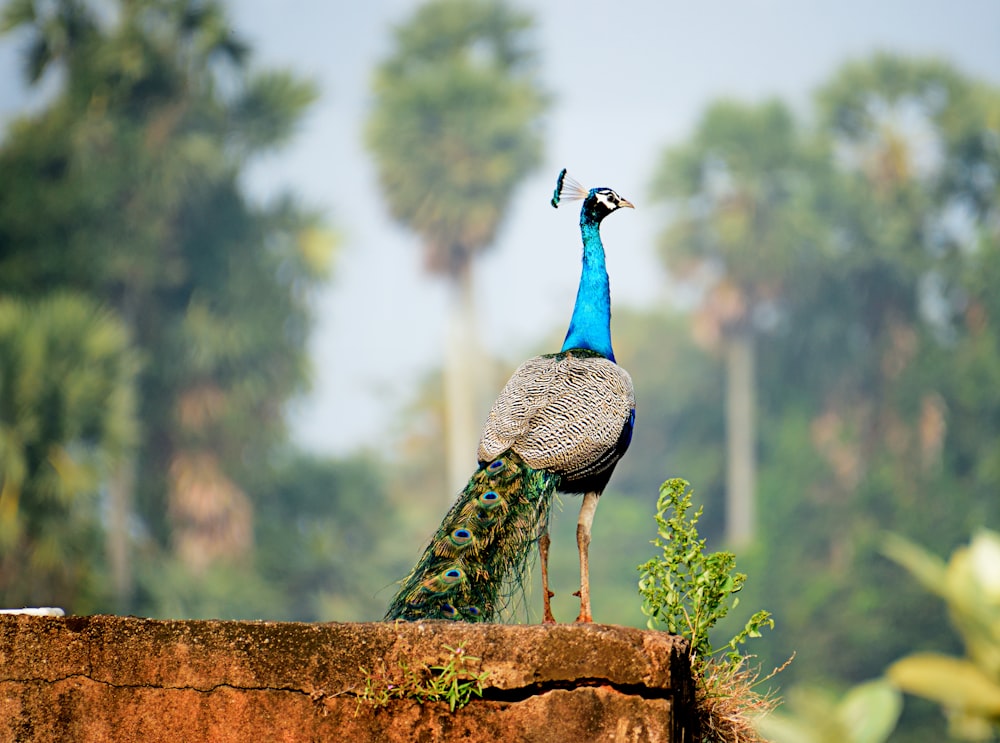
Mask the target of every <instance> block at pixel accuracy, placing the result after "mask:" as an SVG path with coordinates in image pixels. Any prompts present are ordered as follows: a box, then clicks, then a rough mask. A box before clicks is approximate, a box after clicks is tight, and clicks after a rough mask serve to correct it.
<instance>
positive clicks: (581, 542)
mask: <svg viewBox="0 0 1000 743" xmlns="http://www.w3.org/2000/svg"><path fill="white" fill-rule="evenodd" d="M600 495H601V494H600V493H584V495H583V504H582V505H581V506H580V519H579V520H578V521H577V522H576V546H577V549H579V550H580V590H579V591H577V592H576V593H574V594H573V595H574V596H579V597H580V616H578V617H577V618H576V621H577V622H593V621H594V617H593V616H591V614H590V557H589V551H590V527H591V525H592V524H593V523H594V512H595V511H596V510H597V499H598V498H599V497H600Z"/></svg>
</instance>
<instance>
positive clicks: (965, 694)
mask: <svg viewBox="0 0 1000 743" xmlns="http://www.w3.org/2000/svg"><path fill="white" fill-rule="evenodd" d="M885 552H886V554H887V555H888V556H889V557H890V558H892V559H893V560H894V561H896V562H897V563H899V564H900V565H902V566H903V567H905V568H906V569H907V570H908V571H909V572H910V573H911V574H912V575H913V577H914V578H916V579H917V580H918V581H919V582H920V584H921V585H922V586H923V587H924V588H925V589H927V590H928V591H930V592H932V593H934V594H936V595H938V596H939V597H941V598H942V599H944V601H945V603H946V604H947V606H948V610H949V616H950V618H951V622H952V624H953V625H954V627H955V628H956V629H957V630H958V632H959V634H960V635H961V637H962V641H963V643H964V645H965V650H966V656H967V657H966V658H954V657H950V656H946V655H942V654H940V653H930V652H921V653H914V654H912V655H909V656H907V657H905V658H903V659H901V660H898V661H896V662H895V663H893V664H892V665H891V666H890V667H889V670H888V677H889V679H890V680H891V681H892V682H893V683H895V684H896V685H897V686H898V687H899V688H901V689H902V690H903V691H906V692H909V693H911V694H916V695H918V696H921V697H924V698H927V699H930V700H932V701H934V702H937V703H938V704H940V705H941V706H942V707H943V708H944V710H945V712H946V713H947V715H948V718H949V723H950V726H951V732H952V734H953V735H954V736H955V737H957V738H961V739H966V740H991V739H993V736H994V735H996V734H1000V533H998V532H995V531H990V530H987V529H984V530H981V531H980V532H979V533H977V534H976V536H975V537H974V538H973V539H972V542H971V543H970V544H969V545H968V546H967V547H960V548H958V549H956V550H955V551H954V552H953V553H952V556H951V559H950V560H949V562H948V563H947V565H946V564H945V563H944V562H943V561H941V560H940V559H939V558H938V557H936V556H935V555H933V554H932V553H929V552H927V551H925V550H923V549H921V548H920V547H918V546H917V545H915V544H913V543H912V542H910V541H908V540H906V539H903V538H902V537H899V536H896V535H889V536H888V537H887V538H886V543H885Z"/></svg>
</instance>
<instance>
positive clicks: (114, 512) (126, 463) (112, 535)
mask: <svg viewBox="0 0 1000 743" xmlns="http://www.w3.org/2000/svg"><path fill="white" fill-rule="evenodd" d="M134 487H135V461H134V455H132V454H129V455H127V456H126V457H125V458H124V459H123V460H122V461H121V462H119V463H118V464H117V466H116V467H115V471H114V472H113V473H112V475H111V479H110V481H109V482H108V501H109V502H108V531H107V534H106V535H105V549H106V550H107V555H108V566H109V568H110V571H111V586H112V589H113V590H114V602H115V610H116V611H117V612H118V613H120V614H127V613H128V612H129V611H130V610H131V608H132V587H133V586H132V583H133V578H132V561H131V559H130V555H129V535H128V522H129V517H130V516H131V514H132V491H133V489H134Z"/></svg>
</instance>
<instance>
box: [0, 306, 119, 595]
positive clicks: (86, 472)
mask: <svg viewBox="0 0 1000 743" xmlns="http://www.w3.org/2000/svg"><path fill="white" fill-rule="evenodd" d="M137 359H138V355H137V354H136V353H135V351H134V350H133V349H132V348H131V347H130V345H129V338H128V333H127V332H126V329H125V327H124V326H123V325H122V323H121V322H120V321H119V320H118V318H117V317H115V316H114V314H113V313H112V312H110V311H107V310H105V309H103V308H101V307H99V306H98V305H97V304H96V303H94V302H92V301H91V300H89V299H87V298H86V297H82V296H78V295H75V294H69V293H58V294H55V295H53V296H52V297H50V298H47V299H45V300H41V301H30V302H29V301H19V300H15V299H9V298H5V299H0V605H7V606H25V605H38V604H39V603H42V604H53V603H54V604H55V605H62V606H66V607H71V606H73V605H74V604H75V603H76V601H77V599H79V598H80V594H81V593H82V592H84V591H85V590H86V586H85V584H86V582H87V579H88V578H89V577H90V576H89V571H91V570H93V565H92V556H93V552H94V550H93V546H94V545H93V544H92V543H93V542H94V541H95V539H96V537H97V534H98V533H99V526H98V525H99V521H100V519H99V513H100V511H99V508H98V507H97V504H96V498H95V496H96V495H97V493H98V491H99V487H100V485H101V483H102V482H103V481H104V480H105V479H106V477H107V476H108V474H109V473H110V472H112V471H114V469H115V468H116V467H117V465H118V463H120V462H121V461H122V460H123V459H124V458H126V457H127V455H128V454H129V451H130V449H131V448H132V446H134V444H135V442H136V431H137V421H136V415H135V398H134V395H135V378H136V372H137V371H138V362H137Z"/></svg>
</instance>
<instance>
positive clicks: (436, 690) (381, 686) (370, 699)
mask: <svg viewBox="0 0 1000 743" xmlns="http://www.w3.org/2000/svg"><path fill="white" fill-rule="evenodd" d="M444 649H445V650H446V651H448V655H447V657H446V658H445V659H444V660H443V661H442V662H441V663H440V664H438V665H436V666H428V665H426V664H421V666H420V667H419V668H411V667H410V666H409V665H407V664H406V663H404V662H400V664H399V668H398V669H397V670H393V671H390V670H389V669H387V668H385V667H384V666H383V667H382V668H381V669H380V670H378V671H374V672H373V671H369V670H368V669H366V668H362V669H361V672H362V673H363V674H364V676H365V685H364V688H363V689H362V690H361V692H360V693H359V694H358V705H359V706H360V705H361V704H362V703H363V702H367V703H368V704H371V705H372V706H373V707H385V706H386V705H387V704H388V703H389V702H390V701H392V700H393V699H412V700H414V701H417V702H446V703H447V704H448V708H449V709H450V710H451V711H452V712H454V711H455V710H456V709H458V708H460V707H464V706H465V705H467V704H468V703H469V702H470V701H471V700H472V697H474V696H476V697H482V696H483V688H484V686H485V684H486V678H487V677H488V676H489V675H490V674H489V671H474V670H472V668H471V666H473V665H475V664H478V663H479V662H480V660H481V658H477V657H475V656H472V655H466V653H465V643H460V644H459V645H458V647H454V648H453V647H451V646H450V645H445V646H444Z"/></svg>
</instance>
